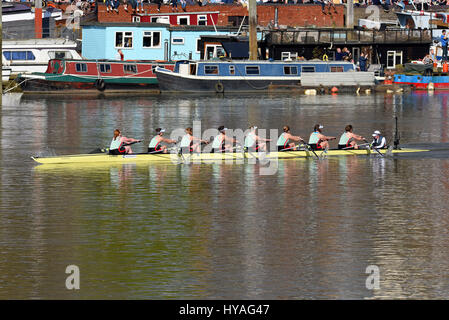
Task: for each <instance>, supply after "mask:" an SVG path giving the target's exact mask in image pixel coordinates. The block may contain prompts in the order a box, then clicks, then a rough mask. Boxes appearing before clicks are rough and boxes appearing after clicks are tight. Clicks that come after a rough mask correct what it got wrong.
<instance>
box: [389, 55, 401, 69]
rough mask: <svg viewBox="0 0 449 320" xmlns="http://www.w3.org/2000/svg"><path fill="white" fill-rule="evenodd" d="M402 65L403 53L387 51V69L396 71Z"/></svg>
mask: <svg viewBox="0 0 449 320" xmlns="http://www.w3.org/2000/svg"><path fill="white" fill-rule="evenodd" d="M400 64H402V51H387V69H394V68H396V65H400Z"/></svg>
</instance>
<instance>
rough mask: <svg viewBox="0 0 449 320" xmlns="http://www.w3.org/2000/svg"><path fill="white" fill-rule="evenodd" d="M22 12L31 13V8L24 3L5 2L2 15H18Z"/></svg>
mask: <svg viewBox="0 0 449 320" xmlns="http://www.w3.org/2000/svg"><path fill="white" fill-rule="evenodd" d="M22 11H31V7H30V6H27V5H26V4H22V3H14V2H10V3H7V2H3V4H2V13H3V14H9V13H17V12H22Z"/></svg>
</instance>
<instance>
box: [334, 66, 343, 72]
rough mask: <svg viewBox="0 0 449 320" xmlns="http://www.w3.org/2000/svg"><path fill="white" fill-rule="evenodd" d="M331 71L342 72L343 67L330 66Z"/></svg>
mask: <svg viewBox="0 0 449 320" xmlns="http://www.w3.org/2000/svg"><path fill="white" fill-rule="evenodd" d="M331 72H343V67H331Z"/></svg>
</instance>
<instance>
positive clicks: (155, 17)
mask: <svg viewBox="0 0 449 320" xmlns="http://www.w3.org/2000/svg"><path fill="white" fill-rule="evenodd" d="M159 18H161V19H162V18H165V19H167V20H168V24H170V17H169V16H152V17H151V18H150V23H158V22H157V21H154V22H153V21H151V20H153V19H156V20H157V19H159Z"/></svg>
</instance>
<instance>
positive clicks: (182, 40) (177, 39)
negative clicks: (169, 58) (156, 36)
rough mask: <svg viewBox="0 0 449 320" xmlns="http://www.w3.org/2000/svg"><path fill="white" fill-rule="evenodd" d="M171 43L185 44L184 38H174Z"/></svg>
mask: <svg viewBox="0 0 449 320" xmlns="http://www.w3.org/2000/svg"><path fill="white" fill-rule="evenodd" d="M171 43H172V44H184V38H172V39H171Z"/></svg>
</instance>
